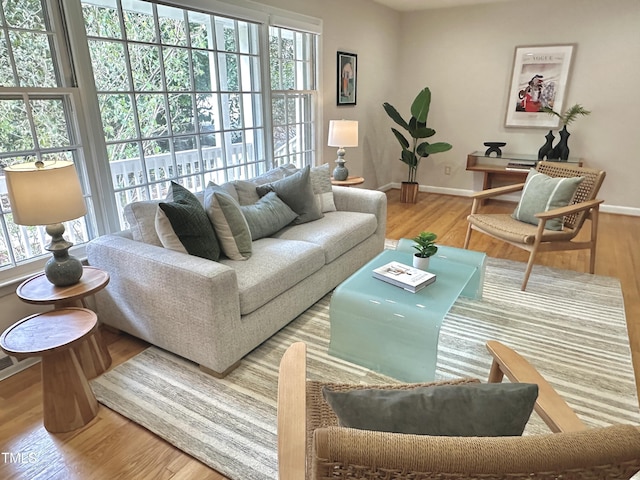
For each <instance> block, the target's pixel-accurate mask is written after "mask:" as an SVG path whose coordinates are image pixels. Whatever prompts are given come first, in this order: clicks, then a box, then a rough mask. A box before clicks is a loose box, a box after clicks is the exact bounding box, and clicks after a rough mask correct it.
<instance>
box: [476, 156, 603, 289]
mask: <svg viewBox="0 0 640 480" xmlns="http://www.w3.org/2000/svg"><path fill="white" fill-rule="evenodd" d="M536 170H537V171H538V172H539V173H544V174H546V175H548V176H550V177H554V178H557V177H563V178H572V177H583V178H584V180H583V181H582V183H580V185H579V186H578V190H577V191H576V193H575V195H574V197H573V201H572V202H571V203H570V204H569V205H568V206H565V207H560V208H555V209H551V210H547V211H546V212H545V211H543V212H539V213H536V214H535V217H536V218H537V219H538V221H539V222H538V225H537V226H536V225H533V224H530V223H525V222H522V221H520V220H516V219H514V218H512V216H511V215H510V214H483V213H479V209H480V206H481V205H482V204H483V202H484V201H485V200H487V199H489V198H494V197H497V196H499V195H504V194H507V193H512V192H517V191H520V190H522V189H523V187H524V186H525V184H524V183H519V184H516V185H507V186H504V187H497V188H490V189H488V190H483V191H482V192H477V193H475V194H473V195H472V196H471V198H473V205H472V206H471V214H470V215H469V216H468V218H467V219H468V221H469V226H468V227H467V235H466V238H465V240H464V248H469V241H470V239H471V232H472V231H473V230H477V231H479V232H482V233H484V234H486V235H490V236H491V237H494V238H497V239H498V240H503V241H505V242H507V243H509V244H511V245H513V246H515V247H518V248H521V249H523V250H527V251H528V252H529V261H528V263H527V268H526V271H525V274H524V280H523V282H522V287H521V289H522V290H524V289H525V288H527V282H528V281H529V276H530V275H531V269H532V268H533V263H534V259H535V257H536V255H537V254H538V252H549V251H558V250H578V249H587V248H588V249H590V251H591V253H590V262H589V272H590V273H594V272H595V265H596V240H597V234H598V211H599V207H600V204H601V203H602V202H603V200H598V199H596V196H597V195H598V191H599V190H600V186H601V185H602V182H603V180H604V177H605V172H604V171H601V170H594V169H591V168H586V167H579V166H577V165H574V164H569V163H562V162H538V165H537V167H536ZM558 217H564V220H563V222H562V227H561V228H562V229H561V230H557V231H555V230H548V229H545V227H546V226H547V222H549V221H551V220H552V219H554V218H558ZM585 220H590V224H591V231H590V235H589V238H588V239H585V240H580V241H577V240H576V236H577V235H578V233H580V230H581V228H582V226H583V225H584V223H585Z"/></svg>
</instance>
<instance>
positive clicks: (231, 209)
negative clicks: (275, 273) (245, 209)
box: [204, 183, 251, 260]
mask: <svg viewBox="0 0 640 480" xmlns="http://www.w3.org/2000/svg"><path fill="white" fill-rule="evenodd" d="M204 206H205V210H206V212H207V216H208V217H209V220H211V223H212V224H213V228H214V230H215V232H216V237H218V241H219V242H220V247H221V248H222V252H223V253H224V254H225V255H226V256H227V257H229V258H230V259H231V260H246V259H247V258H249V257H250V256H251V232H250V230H249V225H248V224H247V221H246V220H245V218H244V215H243V214H242V211H241V210H240V205H239V204H238V202H237V201H236V200H234V198H233V197H232V196H231V195H229V194H228V193H226V192H225V191H224V189H222V188H221V187H219V186H217V185H215V184H213V183H210V184H209V185H207V189H206V190H205V192H204Z"/></svg>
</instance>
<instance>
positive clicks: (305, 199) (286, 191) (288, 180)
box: [256, 165, 322, 224]
mask: <svg viewBox="0 0 640 480" xmlns="http://www.w3.org/2000/svg"><path fill="white" fill-rule="evenodd" d="M310 170H311V168H310V167H309V166H308V165H307V166H306V167H305V168H303V169H302V170H300V171H298V172H296V173H294V174H293V175H289V176H288V177H285V178H283V179H281V180H278V181H276V182H273V183H267V184H265V185H259V186H258V187H256V191H257V192H258V195H260V196H261V197H262V196H264V195H266V194H267V193H269V192H276V193H277V194H278V196H279V197H280V198H281V199H282V200H283V201H284V203H286V204H287V205H289V207H291V210H293V211H294V212H296V213H297V214H298V218H297V219H295V220H294V221H293V223H295V224H301V223H307V222H311V221H313V220H317V219H319V218H322V211H321V210H320V209H319V208H318V205H316V198H315V196H314V194H313V187H312V186H311V178H310Z"/></svg>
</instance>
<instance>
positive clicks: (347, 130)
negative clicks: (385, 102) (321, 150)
mask: <svg viewBox="0 0 640 480" xmlns="http://www.w3.org/2000/svg"><path fill="white" fill-rule="evenodd" d="M327 145H329V146H330V147H338V158H337V159H336V164H337V167H336V168H335V169H334V170H333V178H334V179H336V180H346V179H347V177H348V176H349V170H347V167H345V166H344V162H345V160H344V154H345V151H344V147H357V146H358V122H357V121H355V120H331V121H330V122H329V141H328V142H327Z"/></svg>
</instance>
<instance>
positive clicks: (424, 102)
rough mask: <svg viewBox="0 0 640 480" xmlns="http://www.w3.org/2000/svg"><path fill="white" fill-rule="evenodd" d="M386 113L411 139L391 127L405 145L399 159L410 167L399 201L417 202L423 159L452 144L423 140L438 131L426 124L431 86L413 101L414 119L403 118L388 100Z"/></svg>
mask: <svg viewBox="0 0 640 480" xmlns="http://www.w3.org/2000/svg"><path fill="white" fill-rule="evenodd" d="M382 106H383V107H384V110H385V112H387V115H389V117H390V118H391V119H392V120H393V121H394V122H396V123H397V124H398V125H399V126H401V127H402V128H403V129H404V130H405V132H406V133H407V134H408V135H409V138H410V139H411V140H408V139H407V137H405V136H404V135H403V134H402V133H401V132H400V131H398V130H397V129H395V128H391V131H392V132H393V134H394V135H395V137H396V139H397V140H398V142H399V143H400V146H401V147H402V154H401V155H400V161H402V162H404V163H406V164H407V166H408V167H409V176H408V178H407V181H406V182H402V190H401V194H400V201H401V202H403V203H415V202H416V201H417V199H418V182H417V181H416V175H417V173H418V167H419V166H420V160H422V159H423V158H425V157H428V156H429V155H433V154H434V153H440V152H446V151H447V150H451V148H452V147H451V144H449V143H445V142H436V143H429V142H427V141H424V139H426V138H430V137H432V136H434V135H435V133H436V131H435V130H434V129H432V128H429V127H427V116H428V115H429V107H430V106H431V90H429V87H425V88H423V89H422V90H421V91H420V93H418V95H417V96H416V98H415V99H414V100H413V103H412V104H411V119H410V120H409V121H408V122H407V121H405V120H404V118H402V115H400V114H399V113H398V111H397V110H396V108H395V107H394V106H393V105H390V104H389V103H387V102H385V103H384V104H383V105H382Z"/></svg>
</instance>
